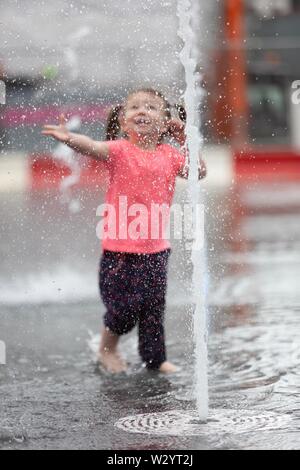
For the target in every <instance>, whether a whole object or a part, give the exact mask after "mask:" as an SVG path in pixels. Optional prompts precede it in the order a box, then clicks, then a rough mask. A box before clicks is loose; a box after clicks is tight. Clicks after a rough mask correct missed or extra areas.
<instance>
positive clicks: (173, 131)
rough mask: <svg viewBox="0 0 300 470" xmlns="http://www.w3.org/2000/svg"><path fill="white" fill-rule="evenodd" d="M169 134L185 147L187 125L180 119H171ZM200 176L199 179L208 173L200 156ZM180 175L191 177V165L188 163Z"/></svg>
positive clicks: (185, 177) (186, 177)
mask: <svg viewBox="0 0 300 470" xmlns="http://www.w3.org/2000/svg"><path fill="white" fill-rule="evenodd" d="M169 134H170V135H171V136H172V137H173V139H175V140H176V142H178V144H179V145H180V146H181V147H184V145H185V141H186V135H185V125H184V123H183V122H182V121H180V120H179V119H172V120H171V121H170V127H169ZM198 172H199V174H198V178H199V180H201V179H203V178H205V177H206V175H207V170H206V165H205V162H204V161H203V160H202V159H201V158H200V161H199V166H198ZM178 176H180V177H181V178H184V179H188V177H189V166H188V164H187V165H185V167H184V168H183V169H182V170H181V171H180V173H178Z"/></svg>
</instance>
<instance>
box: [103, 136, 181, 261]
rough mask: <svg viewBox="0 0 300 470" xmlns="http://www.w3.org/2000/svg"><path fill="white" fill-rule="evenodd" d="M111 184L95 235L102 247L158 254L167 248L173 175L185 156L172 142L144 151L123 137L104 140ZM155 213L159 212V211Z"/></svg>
mask: <svg viewBox="0 0 300 470" xmlns="http://www.w3.org/2000/svg"><path fill="white" fill-rule="evenodd" d="M108 145H109V156H108V160H107V163H106V164H107V166H108V170H109V175H110V182H109V187H108V191H107V194H106V202H105V204H104V205H103V206H101V207H102V209H101V211H100V213H99V211H98V215H101V216H103V217H104V218H103V220H102V221H101V222H100V228H99V232H98V235H100V238H101V239H102V249H103V250H109V251H116V252H125V253H140V254H147V253H158V252H160V251H163V250H166V249H168V248H170V246H171V245H170V240H169V236H168V233H166V229H167V228H168V227H169V223H170V207H171V204H172V200H173V196H174V191H175V180H176V176H177V175H178V173H179V172H180V170H182V169H183V167H184V165H185V156H184V155H183V154H182V153H180V152H179V151H178V150H177V149H176V148H174V147H172V146H171V145H167V144H161V145H159V146H158V147H157V149H156V150H154V151H145V150H142V149H140V148H139V147H137V146H135V145H133V144H131V143H130V142H128V141H127V140H116V141H111V142H108ZM159 214H160V215H159Z"/></svg>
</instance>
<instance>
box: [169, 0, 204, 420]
mask: <svg viewBox="0 0 300 470" xmlns="http://www.w3.org/2000/svg"><path fill="white" fill-rule="evenodd" d="M196 3H198V2H196ZM177 14H178V18H179V31H178V35H179V36H180V38H181V39H182V41H183V43H184V45H183V48H182V51H181V53H180V60H181V63H182V65H183V67H184V70H185V80H186V91H185V93H184V101H185V107H186V111H187V121H186V137H187V151H188V155H189V179H188V183H189V184H188V203H189V204H190V206H191V208H192V214H193V224H192V225H193V231H194V240H193V244H192V254H191V260H192V264H193V276H192V297H193V304H194V341H195V395H196V396H195V398H196V403H197V412H198V414H199V417H200V419H201V420H206V419H207V418H208V365H207V363H208V359H207V356H208V353H207V322H206V306H205V288H204V286H205V253H204V248H203V247H200V246H199V244H198V243H197V240H198V237H199V233H197V232H199V230H201V228H200V227H199V226H198V223H197V219H198V218H197V213H198V207H199V206H200V205H201V203H202V193H201V187H200V183H199V180H198V167H199V156H200V153H201V150H202V149H203V136H202V135H201V132H200V113H199V102H200V99H201V95H202V92H201V89H200V88H199V86H200V81H201V77H200V76H199V73H197V55H198V48H197V44H196V35H195V32H194V28H193V19H194V18H195V17H197V16H196V15H197V14H199V12H198V11H197V5H195V2H194V4H193V5H192V2H191V1H190V0H178V10H177Z"/></svg>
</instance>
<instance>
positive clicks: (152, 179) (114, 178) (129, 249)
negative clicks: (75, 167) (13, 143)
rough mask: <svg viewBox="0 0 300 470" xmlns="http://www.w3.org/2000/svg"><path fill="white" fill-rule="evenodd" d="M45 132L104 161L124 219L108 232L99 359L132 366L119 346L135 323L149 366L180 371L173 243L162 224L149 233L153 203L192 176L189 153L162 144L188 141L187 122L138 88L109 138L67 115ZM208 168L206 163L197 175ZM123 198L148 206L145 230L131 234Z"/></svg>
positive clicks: (111, 367)
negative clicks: (78, 126) (172, 333)
mask: <svg viewBox="0 0 300 470" xmlns="http://www.w3.org/2000/svg"><path fill="white" fill-rule="evenodd" d="M181 114H184V112H183V110H181ZM120 133H122V134H123V135H122V136H120ZM43 134H44V135H47V136H51V137H54V138H55V139H57V140H59V141H60V142H63V143H65V144H66V145H68V146H69V147H71V148H72V149H74V150H76V151H77V152H79V153H81V154H84V155H88V156H90V157H91V158H94V159H96V160H99V161H103V162H105V163H106V165H107V168H108V170H109V174H110V184H109V188H108V192H107V196H106V203H107V204H109V205H111V206H113V207H114V208H115V211H116V221H118V222H117V225H118V223H119V226H117V229H118V230H117V231H116V234H115V235H114V236H113V237H109V236H108V237H107V238H105V237H104V238H103V245H102V249H103V253H102V258H101V265H100V292H101V296H102V300H103V303H104V305H105V307H106V309H107V311H106V314H105V318H104V325H105V326H104V328H103V331H102V338H101V344H100V351H99V362H100V363H101V364H102V366H104V367H105V369H106V370H108V371H110V372H112V373H119V372H122V371H125V370H126V368H127V365H126V363H125V362H124V360H123V359H122V357H121V356H120V355H119V352H118V350H117V345H118V342H119V338H120V336H121V335H123V334H125V333H128V332H129V331H131V330H132V329H133V328H134V327H135V325H136V324H138V328H139V332H138V335H139V353H140V356H141V358H142V360H143V362H144V363H145V364H146V367H147V368H148V369H153V370H159V371H161V372H165V373H172V372H175V371H176V370H177V369H176V367H175V366H174V365H173V364H172V363H170V362H168V361H167V356H166V347H165V335H164V313H165V303H166V290H167V269H168V260H169V255H170V252H171V249H170V243H169V241H168V240H166V239H164V237H163V233H164V232H163V230H160V231H159V237H158V238H157V237H156V238H155V239H151V237H150V236H149V233H152V232H151V204H152V203H156V204H159V205H162V204H166V205H167V206H168V207H170V206H171V202H172V199H173V195H174V190H175V180H176V177H177V176H181V177H183V178H187V176H188V168H187V165H186V157H185V155H184V152H180V151H179V150H177V149H176V148H175V147H173V146H171V145H167V144H164V143H163V140H164V137H165V136H169V137H171V138H173V139H174V140H175V141H176V142H177V143H178V144H179V145H180V146H184V144H185V126H184V123H183V122H182V121H180V120H179V119H172V117H171V106H170V104H169V103H168V101H167V100H166V98H165V97H164V96H163V95H162V94H161V93H160V92H158V91H155V90H152V89H141V90H138V91H134V92H132V93H131V94H130V95H129V96H128V97H127V99H126V101H125V102H124V103H123V104H122V105H120V106H117V107H115V108H114V109H113V110H112V111H111V113H110V116H109V121H108V125H107V141H106V142H98V141H94V140H92V139H90V138H88V137H85V136H82V135H78V134H73V133H70V132H69V131H68V130H67V128H66V125H65V119H64V116H61V121H60V125H59V126H53V125H51V126H49V125H48V126H44V130H43ZM122 137H123V138H122ZM205 175H206V169H205V165H204V163H203V162H202V163H201V166H200V169H199V178H202V177H204V176H205ZM124 197H126V201H127V206H128V207H129V208H130V207H134V205H136V204H139V205H140V204H142V205H143V207H146V208H147V209H148V214H149V215H148V219H149V232H148V235H147V236H146V237H145V236H144V237H140V238H138V239H136V238H137V237H132V236H130V234H129V231H128V220H127V218H126V220H122V217H121V215H122V214H120V211H121V209H120V200H121V198H123V200H124ZM120 221H121V223H120ZM121 231H122V234H121ZM124 232H125V236H124Z"/></svg>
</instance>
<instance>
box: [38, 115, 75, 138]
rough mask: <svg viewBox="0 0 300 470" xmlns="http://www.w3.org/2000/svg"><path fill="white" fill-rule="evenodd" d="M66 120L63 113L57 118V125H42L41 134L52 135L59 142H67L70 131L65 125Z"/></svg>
mask: <svg viewBox="0 0 300 470" xmlns="http://www.w3.org/2000/svg"><path fill="white" fill-rule="evenodd" d="M66 123H67V120H66V118H65V116H64V115H63V114H61V115H60V118H59V126H53V125H46V126H44V127H43V131H42V134H43V135H48V136H50V137H53V138H54V139H56V140H59V141H60V142H64V143H67V142H68V140H69V137H70V132H69V130H68V128H67V126H66Z"/></svg>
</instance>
